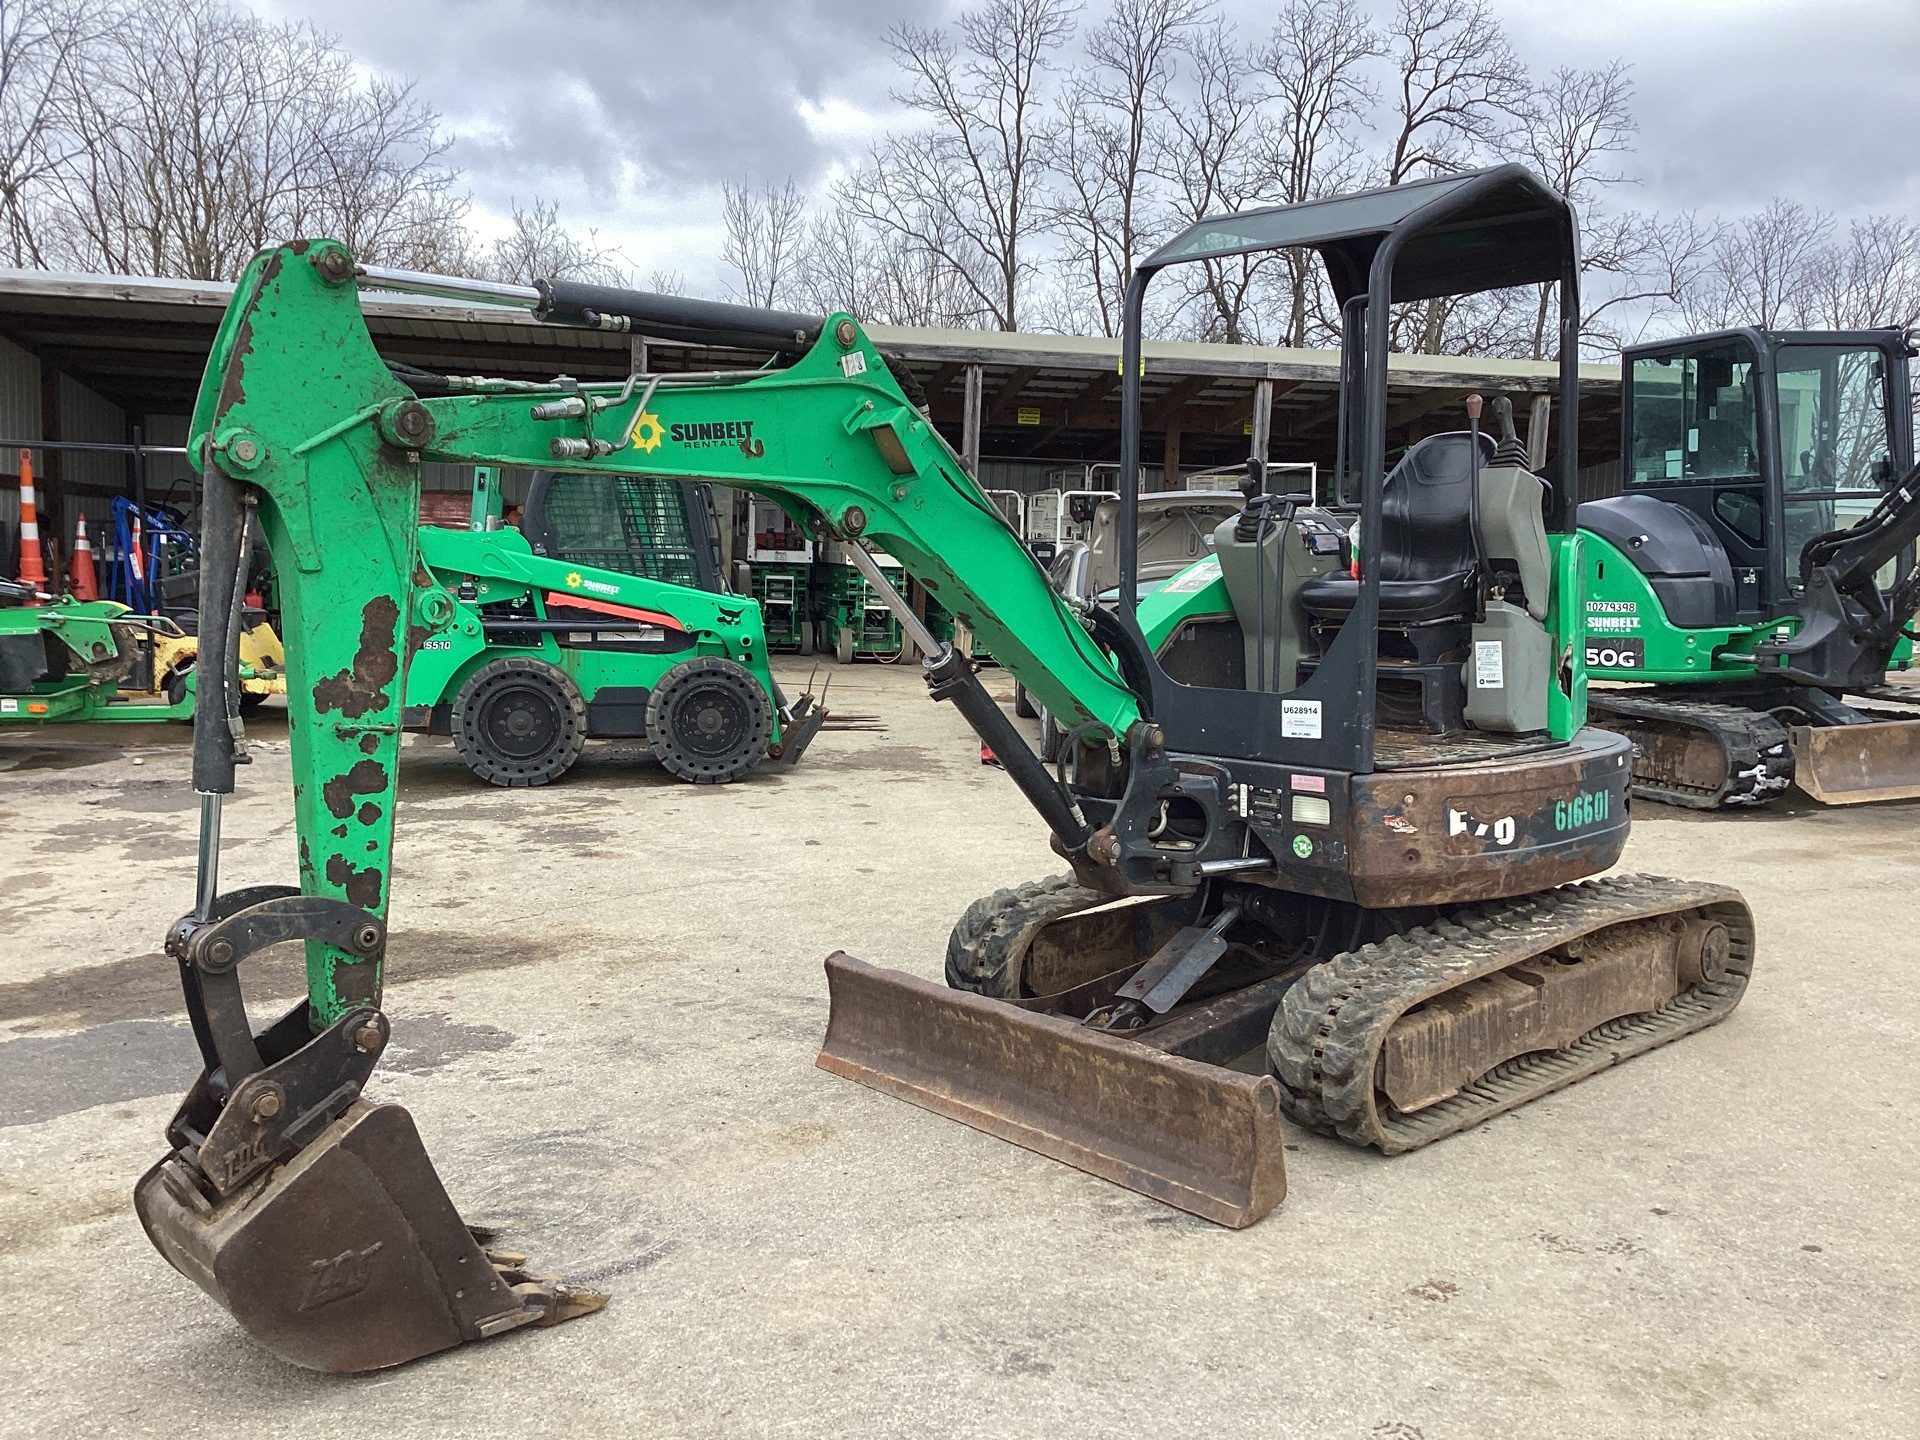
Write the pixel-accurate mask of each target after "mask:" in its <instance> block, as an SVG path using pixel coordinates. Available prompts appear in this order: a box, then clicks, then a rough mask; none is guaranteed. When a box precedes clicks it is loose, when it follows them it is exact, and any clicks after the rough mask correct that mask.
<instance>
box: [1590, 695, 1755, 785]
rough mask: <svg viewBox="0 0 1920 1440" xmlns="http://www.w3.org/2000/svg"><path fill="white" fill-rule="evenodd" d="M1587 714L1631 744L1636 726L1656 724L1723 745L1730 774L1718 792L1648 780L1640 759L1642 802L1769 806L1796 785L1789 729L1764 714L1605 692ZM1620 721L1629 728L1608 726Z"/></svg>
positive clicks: (1637, 775) (1637, 781)
mask: <svg viewBox="0 0 1920 1440" xmlns="http://www.w3.org/2000/svg"><path fill="white" fill-rule="evenodd" d="M1587 709H1588V711H1589V712H1592V713H1593V714H1594V716H1595V718H1594V723H1595V724H1597V725H1600V726H1601V727H1603V728H1605V729H1608V730H1616V731H1617V732H1618V733H1620V734H1623V735H1625V736H1627V737H1628V738H1629V739H1633V738H1635V737H1634V727H1633V724H1632V722H1633V721H1635V720H1650V721H1657V722H1660V723H1663V724H1666V725H1673V726H1680V727H1684V728H1688V729H1694V730H1704V731H1706V732H1707V733H1708V734H1710V735H1711V736H1713V738H1714V739H1715V740H1716V741H1718V742H1719V745H1720V753H1721V756H1722V758H1723V761H1724V765H1725V768H1724V769H1723V771H1722V772H1721V773H1722V779H1721V782H1720V786H1719V788H1718V789H1716V790H1705V789H1700V788H1697V787H1695V786H1692V785H1680V784H1676V783H1674V782H1672V781H1655V780H1653V779H1652V778H1651V777H1649V776H1646V775H1644V774H1642V772H1641V770H1640V757H1639V756H1638V754H1636V755H1635V756H1634V770H1633V793H1634V795H1635V796H1636V797H1638V798H1639V799H1642V800H1661V801H1664V802H1665V803H1667V804H1669V805H1684V806H1686V807H1687V808H1688V809H1690V810H1718V809H1721V808H1722V807H1727V806H1741V805H1764V804H1765V803H1766V802H1767V801H1769V800H1771V799H1772V798H1773V797H1774V796H1776V795H1779V794H1783V793H1784V792H1785V791H1786V789H1787V787H1788V786H1789V785H1790V784H1792V783H1793V750H1792V747H1791V746H1789V745H1788V743H1787V727H1786V726H1784V725H1782V724H1781V723H1780V722H1779V721H1778V720H1776V719H1774V718H1773V717H1772V716H1771V715H1767V714H1764V713H1763V712H1761V711H1758V710H1748V709H1745V708H1743V707H1741V706H1739V705H1716V704H1713V703H1711V702H1708V701H1705V700H1672V699H1665V698H1659V699H1654V698H1642V697H1639V696H1634V697H1632V698H1628V697H1626V696H1624V695H1621V696H1616V695H1615V694H1614V693H1613V692H1599V691H1589V692H1588V693H1587ZM1614 715H1617V716H1619V717H1620V718H1621V719H1622V720H1623V721H1626V722H1627V723H1626V724H1625V725H1620V726H1615V725H1610V724H1608V723H1607V717H1609V716H1614Z"/></svg>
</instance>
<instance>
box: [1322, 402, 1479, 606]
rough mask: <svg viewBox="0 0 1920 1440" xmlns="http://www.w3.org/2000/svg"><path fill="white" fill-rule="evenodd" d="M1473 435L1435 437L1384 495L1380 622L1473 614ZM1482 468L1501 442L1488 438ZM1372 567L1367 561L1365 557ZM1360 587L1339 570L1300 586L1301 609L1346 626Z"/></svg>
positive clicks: (1408, 460) (1390, 480) (1406, 461)
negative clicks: (1495, 443) (1345, 620)
mask: <svg viewBox="0 0 1920 1440" xmlns="http://www.w3.org/2000/svg"><path fill="white" fill-rule="evenodd" d="M1472 445H1473V437H1472V436H1471V435H1470V434H1469V433H1468V432H1467V431H1464V430H1455V431H1450V432H1449V433H1447V434H1444V435H1429V436H1427V438H1426V439H1424V440H1422V441H1420V442H1419V443H1418V444H1416V445H1415V446H1414V447H1413V448H1412V449H1411V450H1409V451H1407V453H1406V454H1405V455H1403V456H1402V457H1401V459H1400V463H1399V464H1398V465H1396V466H1394V467H1393V470H1392V472H1391V473H1389V474H1388V476H1387V479H1386V483H1385V485H1384V486H1383V487H1382V490H1381V509H1380V554H1379V555H1378V556H1376V557H1374V563H1376V564H1377V565H1378V566H1379V567H1380V623H1381V624H1382V625H1383V626H1404V625H1419V624H1423V623H1428V622H1432V621H1436V620H1468V619H1471V618H1472V616H1473V612H1474V609H1475V605H1474V583H1475V575H1474V569H1475V561H1474V550H1473V449H1472ZM1480 447H1481V453H1480V463H1481V465H1483V466H1484V465H1487V464H1488V463H1489V462H1490V461H1491V460H1492V459H1493V451H1494V443H1493V438H1492V437H1491V436H1489V435H1485V434H1483V435H1481V437H1480ZM1362 563H1366V557H1362ZM1359 597H1360V582H1359V581H1358V580H1356V579H1354V577H1353V576H1352V575H1350V574H1348V573H1347V572H1346V571H1342V570H1336V571H1331V572H1329V573H1328V574H1325V575H1321V576H1319V577H1317V578H1315V579H1313V580H1309V581H1308V582H1307V583H1306V584H1305V585H1303V586H1301V587H1300V603H1301V605H1303V606H1304V607H1305V608H1306V610H1307V613H1308V614H1310V615H1312V616H1314V617H1315V618H1316V619H1319V620H1342V619H1345V618H1346V616H1347V614H1348V613H1349V612H1350V611H1352V609H1353V607H1354V605H1355V603H1356V602H1357V601H1358V600H1359Z"/></svg>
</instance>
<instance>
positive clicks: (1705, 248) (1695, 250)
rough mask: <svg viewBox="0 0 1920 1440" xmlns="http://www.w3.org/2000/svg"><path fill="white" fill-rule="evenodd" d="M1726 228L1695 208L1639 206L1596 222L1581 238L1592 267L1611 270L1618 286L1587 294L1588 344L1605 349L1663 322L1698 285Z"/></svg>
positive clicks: (1584, 322) (1596, 350)
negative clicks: (1647, 209)
mask: <svg viewBox="0 0 1920 1440" xmlns="http://www.w3.org/2000/svg"><path fill="white" fill-rule="evenodd" d="M1723 228H1724V227H1723V226H1722V225H1721V224H1720V222H1719V221H1717V220H1709V221H1702V220H1701V219H1700V217H1699V216H1698V215H1697V214H1695V213H1694V212H1693V211H1682V212H1680V213H1679V214H1675V215H1659V214H1648V213H1644V212H1641V211H1634V210H1629V211H1624V212H1622V213H1621V214H1619V215H1615V216H1610V217H1606V218H1604V219H1603V220H1602V221H1601V223H1600V224H1599V225H1598V226H1590V227H1589V229H1588V232H1587V235H1586V236H1585V238H1584V242H1583V244H1582V260H1583V262H1584V264H1585V266H1586V273H1587V274H1588V275H1589V276H1593V275H1603V276H1606V277H1607V279H1608V284H1609V289H1610V290H1611V292H1612V293H1610V294H1608V295H1607V296H1606V298H1605V299H1596V298H1595V297H1594V296H1592V295H1589V296H1588V298H1587V299H1586V300H1585V301H1584V302H1583V303H1584V305H1585V310H1586V313H1585V314H1584V315H1583V316H1582V317H1581V327H1580V328H1581V344H1582V346H1583V348H1585V349H1586V350H1587V351H1588V352H1589V353H1593V354H1606V353H1608V352H1610V351H1613V350H1617V349H1619V348H1621V347H1622V346H1625V345H1628V344H1632V343H1634V342H1635V341H1637V340H1639V339H1643V338H1645V337H1646V336H1647V335H1648V334H1649V333H1651V332H1652V331H1654V330H1656V329H1658V328H1661V327H1663V325H1664V323H1665V321H1666V319H1667V317H1668V316H1670V315H1673V314H1677V313H1678V312H1679V311H1680V310H1681V308H1682V307H1683V305H1684V304H1685V302H1686V300H1687V297H1688V296H1690V295H1693V294H1694V293H1696V291H1697V290H1698V288H1699V286H1700V283H1701V276H1702V274H1703V272H1704V271H1705V269H1706V267H1707V265H1708V263H1709V260H1710V258H1711V256H1712V254H1713V251H1714V247H1715V246H1716V245H1717V244H1718V243H1719V240H1720V232H1721V230H1722V229H1723ZM1589 288H1591V287H1589Z"/></svg>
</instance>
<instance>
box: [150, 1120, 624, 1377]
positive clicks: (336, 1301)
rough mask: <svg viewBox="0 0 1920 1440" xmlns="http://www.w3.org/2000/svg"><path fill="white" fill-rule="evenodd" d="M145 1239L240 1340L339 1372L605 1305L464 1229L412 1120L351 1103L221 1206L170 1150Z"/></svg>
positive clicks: (482, 1232)
mask: <svg viewBox="0 0 1920 1440" xmlns="http://www.w3.org/2000/svg"><path fill="white" fill-rule="evenodd" d="M134 1200H135V1206H136V1208H137V1209H138V1211H139V1214H140V1217H141V1220H142V1221H143V1223H144V1224H145V1225H146V1228H147V1234H148V1236H149V1237H150V1238H151V1239H152V1240H153V1242H154V1244H155V1246H156V1247H157V1248H158V1249H159V1251H160V1253H161V1254H162V1255H164V1256H165V1257H166V1258H167V1259H168V1260H169V1261H170V1262H171V1263H172V1264H173V1265H174V1267H175V1268H176V1269H178V1270H180V1271H181V1273H183V1274H184V1275H186V1276H187V1277H188V1278H190V1279H192V1280H193V1281H194V1282H195V1283H197V1284H198V1285H200V1286H201V1288H203V1289H204V1290H206V1291H207V1292H208V1293H209V1294H210V1295H212V1296H213V1297H214V1298H215V1299H216V1300H218V1301H219V1302H220V1303H221V1304H222V1305H224V1306H225V1307H226V1308H227V1309H228V1310H229V1311H230V1312H231V1313H232V1314H233V1316H234V1318H235V1319H236V1320H238V1321H239V1322H240V1325H241V1327H242V1328H243V1329H245V1330H246V1331H247V1333H248V1334H249V1335H251V1336H253V1338H254V1339H255V1340H257V1341H259V1343H261V1344H262V1345H264V1346H265V1347H266V1348H267V1349H269V1350H271V1351H273V1352H274V1353H275V1354H277V1355H279V1356H280V1357H281V1358H282V1359H285V1360H288V1361H291V1362H292V1363H293V1364H296V1365H302V1366H305V1367H307V1368H308V1369H312V1370H323V1371H328V1372H331V1373H334V1374H354V1373H357V1372H360V1371H364V1370H378V1369H383V1368H385V1367H387V1366H389V1365H400V1364H404V1363H405V1362H406V1361H409V1360H414V1359H418V1358H419V1357H420V1356H422V1355H431V1354H433V1353H434V1352H436V1351H439V1350H448V1349H451V1348H453V1347H454V1346H456V1345H462V1344H465V1343H467V1342H469V1341H474V1340H483V1339H487V1338H489V1337H491V1336H495V1335H502V1334H505V1333H506V1332H507V1331H509V1330H517V1329H520V1328H521V1327H522V1326H528V1325H558V1324H559V1323H561V1322H562V1321H564V1320H571V1319H574V1318H575V1317H576V1316H580V1315H587V1314H591V1313H592V1312H593V1311H595V1310H598V1309H600V1308H601V1306H603V1305H605V1304H606V1303H607V1297H606V1296H605V1295H602V1294H599V1293H597V1292H595V1291H591V1290H585V1289H574V1288H573V1287H571V1286H569V1285H567V1284H565V1283H564V1282H563V1281H561V1280H560V1279H559V1278H558V1277H556V1276H551V1275H540V1274H531V1273H529V1272H528V1271H527V1270H526V1268H525V1266H526V1262H527V1257H526V1256H525V1255H522V1254H520V1253H519V1252H518V1251H510V1250H504V1249H483V1248H482V1247H481V1242H480V1240H479V1239H478V1238H476V1237H485V1238H486V1239H487V1240H491V1239H492V1238H493V1236H494V1232H493V1231H492V1230H490V1229H488V1228H486V1227H484V1226H468V1225H465V1224H463V1223H462V1222H461V1219H460V1216H459V1214H458V1212H456V1211H455V1209H454V1208H453V1203H452V1202H451V1201H450V1200H449V1199H448V1198H447V1193H446V1190H445V1189H444V1188H443V1187H442V1186H441V1184H440V1179H439V1176H438V1175H436V1174H435V1173H434V1169H433V1162H432V1161H431V1160H429V1159H428V1158H427V1153H426V1149H425V1147H424V1146H423V1145H422V1144H421V1143H420V1137H419V1133H418V1132H417V1131H416V1130H415V1128H414V1125H413V1120H412V1117H410V1116H409V1115H408V1114H407V1112H406V1111H404V1110H402V1109H401V1108H400V1107H399V1106H397V1105H371V1104H368V1103H367V1102H366V1101H363V1100H361V1101H355V1102H353V1103H352V1104H351V1105H349V1106H348V1107H347V1108H346V1110H345V1111H344V1112H342V1114H341V1115H340V1117H339V1118H338V1119H337V1120H335V1121H334V1122H333V1123H332V1124H331V1125H329V1126H328V1127H327V1128H326V1129H325V1130H324V1131H322V1132H321V1133H320V1134H319V1135H318V1136H316V1137H315V1138H314V1139H313V1140H311V1141H309V1142H308V1143H307V1144H306V1145H305V1146H304V1147H303V1148H302V1149H300V1150H299V1151H297V1152H296V1153H295V1154H294V1155H293V1156H291V1157H290V1158H289V1159H287V1160H286V1161H284V1162H282V1163H280V1164H277V1165H275V1166H273V1167H272V1168H270V1169H268V1170H266V1171H264V1172H263V1173H262V1174H261V1176H260V1177H259V1180H258V1182H257V1183H249V1184H248V1185H247V1186H246V1187H245V1188H244V1189H243V1190H241V1191H239V1192H236V1193H235V1194H232V1195H227V1196H224V1197H221V1198H218V1199H213V1198H210V1197H209V1195H208V1194H207V1192H206V1190H205V1188H204V1185H203V1182H202V1181H201V1180H198V1179H196V1175H195V1170H194V1162H193V1161H192V1159H191V1158H190V1157H189V1156H187V1155H185V1154H183V1153H181V1152H175V1153H174V1154H172V1155H170V1156H168V1157H167V1158H166V1159H165V1160H163V1161H161V1162H160V1164H158V1165H156V1166H155V1167H154V1168H153V1169H152V1170H150V1171H149V1172H148V1173H147V1175H146V1177H145V1178H144V1179H142V1180H141V1182H140V1184H139V1186H138V1187H137V1189H136V1190H135V1195H134Z"/></svg>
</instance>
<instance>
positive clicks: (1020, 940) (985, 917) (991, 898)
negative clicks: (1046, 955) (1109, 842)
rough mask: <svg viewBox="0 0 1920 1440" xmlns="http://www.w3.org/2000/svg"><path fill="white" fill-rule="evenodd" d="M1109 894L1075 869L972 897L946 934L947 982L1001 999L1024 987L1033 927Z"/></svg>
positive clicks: (1100, 901) (1106, 898) (1015, 995)
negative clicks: (1021, 962) (1019, 962)
mask: <svg viewBox="0 0 1920 1440" xmlns="http://www.w3.org/2000/svg"><path fill="white" fill-rule="evenodd" d="M1112 898H1113V897H1112V896H1111V895H1103V894H1101V892H1100V891H1098V890H1094V889H1090V888H1089V887H1087V886H1085V885H1082V884H1080V883H1079V882H1078V881H1076V880H1075V879H1074V878H1073V876H1071V875H1050V876H1048V877H1047V878H1046V879H1045V880H1028V881H1026V882H1025V883H1024V884H1020V885H1015V886H1013V887H1012V888H1010V889H1006V890H996V891H994V892H993V894H991V895H988V896H985V897H983V898H982V899H979V900H976V901H974V902H973V903H972V904H971V905H969V906H968V907H967V910H966V913H965V914H964V915H962V916H961V917H960V923H959V924H957V925H955V926H954V927H953V933H952V934H951V935H949V936H948V937H947V984H949V985H951V986H952V987H953V988H954V989H956V990H971V991H973V992H974V993H975V994H977V995H991V996H993V997H994V998H995V999H999V1000H1018V999H1019V998H1020V997H1021V995H1022V994H1023V993H1024V992H1023V988H1022V986H1021V978H1022V971H1021V967H1019V966H1012V967H1011V973H1009V967H1010V964H1011V962H1012V961H1013V960H1014V959H1015V958H1016V957H1018V958H1024V957H1025V955H1026V951H1027V944H1028V942H1029V941H1030V940H1031V939H1032V938H1033V933H1034V931H1036V930H1038V929H1039V928H1040V927H1041V926H1042V925H1045V924H1047V923H1048V922H1049V921H1052V920H1058V919H1061V918H1062V917H1063V916H1067V915H1071V914H1073V913H1074V912H1075V911H1077V910H1090V909H1092V908H1093V907H1094V906H1095V905H1104V904H1105V903H1106V902H1107V901H1109V900H1111V899H1112Z"/></svg>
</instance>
